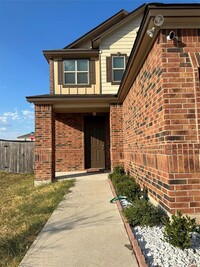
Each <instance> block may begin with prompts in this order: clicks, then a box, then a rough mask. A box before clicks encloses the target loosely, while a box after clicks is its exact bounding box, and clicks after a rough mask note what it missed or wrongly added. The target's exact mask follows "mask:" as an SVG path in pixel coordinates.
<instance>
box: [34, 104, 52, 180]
mask: <svg viewBox="0 0 200 267" xmlns="http://www.w3.org/2000/svg"><path fill="white" fill-rule="evenodd" d="M54 175H55V151H54V114H53V108H52V105H49V104H36V105H35V185H40V184H43V183H50V182H51V181H52V179H53V178H54Z"/></svg>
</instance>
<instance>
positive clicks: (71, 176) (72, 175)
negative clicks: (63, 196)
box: [53, 170, 110, 181]
mask: <svg viewBox="0 0 200 267" xmlns="http://www.w3.org/2000/svg"><path fill="white" fill-rule="evenodd" d="M109 172H110V171H109V170H102V171H94V172H86V171H84V172H77V173H66V174H63V175H59V174H57V176H56V177H55V178H54V180H53V181H60V180H67V179H75V178H78V177H86V176H92V175H97V174H101V173H109Z"/></svg>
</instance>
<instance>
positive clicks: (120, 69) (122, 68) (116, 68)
mask: <svg viewBox="0 0 200 267" xmlns="http://www.w3.org/2000/svg"><path fill="white" fill-rule="evenodd" d="M115 58H123V67H114V59H115ZM124 70H125V56H112V71H113V73H112V77H113V78H112V80H113V82H120V81H121V80H115V79H114V77H115V75H114V73H115V71H123V72H124Z"/></svg>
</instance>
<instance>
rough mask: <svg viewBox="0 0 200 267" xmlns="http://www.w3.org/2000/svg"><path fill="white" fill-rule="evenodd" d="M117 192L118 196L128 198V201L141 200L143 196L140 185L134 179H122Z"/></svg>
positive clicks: (117, 186) (117, 185)
mask: <svg viewBox="0 0 200 267" xmlns="http://www.w3.org/2000/svg"><path fill="white" fill-rule="evenodd" d="M116 192H117V194H118V195H122V196H126V197H127V199H128V201H134V200H135V199H139V198H140V195H141V189H140V185H139V184H137V183H136V182H135V180H134V178H133V177H128V178H125V179H121V181H119V182H118V183H116Z"/></svg>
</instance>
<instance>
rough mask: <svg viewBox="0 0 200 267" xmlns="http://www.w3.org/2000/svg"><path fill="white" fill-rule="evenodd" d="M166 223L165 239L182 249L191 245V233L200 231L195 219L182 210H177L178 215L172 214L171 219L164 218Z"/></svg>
mask: <svg viewBox="0 0 200 267" xmlns="http://www.w3.org/2000/svg"><path fill="white" fill-rule="evenodd" d="M163 224H164V225H165V228H164V232H163V236H164V239H165V241H167V242H168V243H170V244H171V245H173V246H174V247H178V248H180V249H185V248H189V247H190V246H191V239H192V235H191V233H192V232H194V231H199V230H198V227H197V224H196V221H195V219H191V218H190V217H189V216H187V215H186V216H185V217H184V216H183V215H182V213H181V212H180V211H177V214H176V215H172V219H171V221H170V219H169V218H164V219H163Z"/></svg>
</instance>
